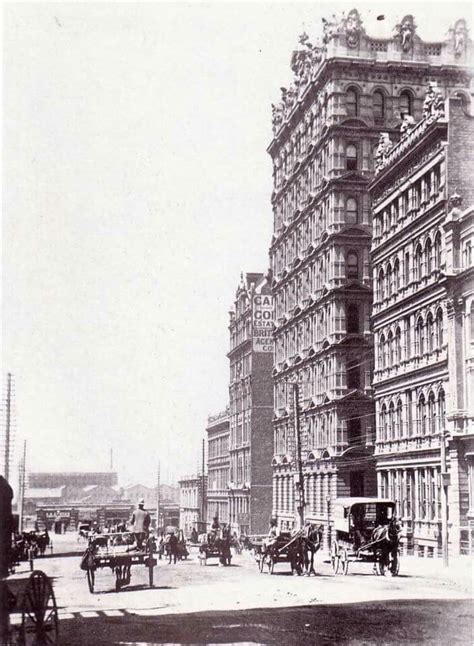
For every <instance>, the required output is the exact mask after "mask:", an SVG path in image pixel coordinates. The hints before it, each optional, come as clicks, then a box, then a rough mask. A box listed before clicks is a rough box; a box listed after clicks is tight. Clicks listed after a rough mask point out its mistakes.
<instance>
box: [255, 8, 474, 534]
mask: <svg viewBox="0 0 474 646" xmlns="http://www.w3.org/2000/svg"><path fill="white" fill-rule="evenodd" d="M468 48H470V43H469V42H468V39H467V30H466V25H465V22H464V21H462V20H461V21H458V23H456V26H455V28H454V29H452V30H451V32H450V36H449V38H448V39H447V40H446V41H445V42H442V43H425V42H423V41H422V40H421V39H420V38H419V37H418V35H417V34H416V26H415V23H414V20H413V17H412V16H406V17H405V18H404V19H403V20H402V21H401V23H400V24H399V25H397V27H396V32H395V36H394V37H393V38H390V39H375V38H371V37H370V36H369V35H367V34H366V32H365V29H364V27H363V23H362V20H361V18H360V16H359V13H358V12H357V10H355V9H354V10H352V11H351V12H349V14H348V16H347V17H345V18H343V19H342V20H341V21H339V22H336V21H334V22H333V23H332V24H331V23H330V22H326V23H325V26H324V34H323V39H322V42H321V44H320V45H319V46H313V45H312V44H311V43H310V42H309V39H308V36H307V34H303V35H302V36H301V37H300V46H299V48H298V49H297V50H296V51H295V52H293V56H292V61H291V66H292V70H293V72H294V75H295V77H294V82H293V84H292V85H291V86H290V88H288V89H285V88H282V101H281V103H279V104H278V105H275V106H273V132H274V138H273V140H272V142H271V144H270V146H269V148H268V152H269V154H270V156H271V158H272V162H273V180H274V190H273V193H272V207H273V219H274V231H273V237H272V242H271V247H270V259H271V269H272V276H273V278H272V290H273V295H274V301H275V318H276V326H275V330H274V342H275V358H274V369H273V375H274V401H275V411H274V458H273V512H274V514H275V515H276V516H277V517H278V520H279V524H280V527H283V528H285V529H286V528H291V527H293V525H294V524H295V522H296V521H297V513H296V512H297V507H298V506H300V505H301V504H304V514H305V516H306V517H307V518H308V519H310V520H312V521H314V522H316V523H318V524H319V523H321V524H323V525H324V526H325V527H326V528H329V530H330V526H331V524H332V501H333V500H334V498H336V497H338V496H346V495H352V496H356V495H366V496H367V495H375V494H376V492H377V483H376V471H375V456H374V448H375V407H374V400H373V393H372V373H373V337H372V334H371V329H370V315H371V311H372V280H371V267H370V257H369V252H370V243H371V235H372V220H371V213H370V208H369V195H368V184H369V182H370V180H371V178H372V176H373V172H374V166H375V157H376V150H377V145H378V140H379V135H380V132H381V131H384V132H387V133H388V135H389V136H391V137H392V138H393V139H394V140H395V138H396V137H398V136H399V128H400V124H401V121H402V120H403V121H404V122H406V123H409V122H411V119H412V118H414V119H419V118H420V117H421V114H422V109H423V101H424V88H425V85H426V82H427V81H428V80H430V79H431V80H436V81H438V83H439V84H440V86H441V87H443V88H444V89H445V90H446V91H448V92H449V91H451V89H452V88H459V87H460V88H463V87H464V88H466V87H469V82H470V77H469V73H468V68H467V60H468V55H469V52H468ZM294 384H297V385H298V398H297V399H296V400H295V398H294V388H295V385H294ZM295 413H296V415H297V418H298V421H299V427H300V439H299V445H300V451H301V462H302V469H303V480H304V481H303V487H302V488H301V487H297V486H296V485H297V483H299V475H298V473H297V472H298V468H297V467H298V464H297V463H298V460H297V450H296V449H297V436H296V433H295V423H294V420H295ZM326 537H327V539H328V541H329V539H330V531H329V532H327V534H326Z"/></svg>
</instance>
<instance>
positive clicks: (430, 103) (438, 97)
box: [423, 81, 444, 121]
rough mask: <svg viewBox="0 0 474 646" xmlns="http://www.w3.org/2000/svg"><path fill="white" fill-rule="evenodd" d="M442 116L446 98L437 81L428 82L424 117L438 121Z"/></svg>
mask: <svg viewBox="0 0 474 646" xmlns="http://www.w3.org/2000/svg"><path fill="white" fill-rule="evenodd" d="M440 117H444V99H443V95H442V94H441V92H440V90H439V89H438V84H437V83H436V81H430V82H429V83H428V89H427V91H426V96H425V101H424V103H423V119H429V120H430V121H436V120H437V119H439V118H440Z"/></svg>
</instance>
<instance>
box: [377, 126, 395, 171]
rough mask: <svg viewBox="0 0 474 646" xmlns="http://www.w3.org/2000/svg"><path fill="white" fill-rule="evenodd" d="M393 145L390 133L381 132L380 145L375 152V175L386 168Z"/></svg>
mask: <svg viewBox="0 0 474 646" xmlns="http://www.w3.org/2000/svg"><path fill="white" fill-rule="evenodd" d="M392 147H393V144H392V142H391V140H390V136H389V134H388V132H381V133H380V137H379V145H378V146H377V150H376V152H375V173H378V172H379V171H381V170H382V168H383V167H384V166H385V164H386V161H387V156H388V153H389V152H390V151H391V150H392Z"/></svg>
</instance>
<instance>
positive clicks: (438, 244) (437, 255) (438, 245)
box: [434, 233, 441, 270]
mask: <svg viewBox="0 0 474 646" xmlns="http://www.w3.org/2000/svg"><path fill="white" fill-rule="evenodd" d="M434 262H435V269H437V270H440V269H441V234H440V233H437V234H436V237H435V241H434Z"/></svg>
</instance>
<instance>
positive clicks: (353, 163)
mask: <svg viewBox="0 0 474 646" xmlns="http://www.w3.org/2000/svg"><path fill="white" fill-rule="evenodd" d="M346 170H357V146H356V145H355V144H348V145H347V147H346Z"/></svg>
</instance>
